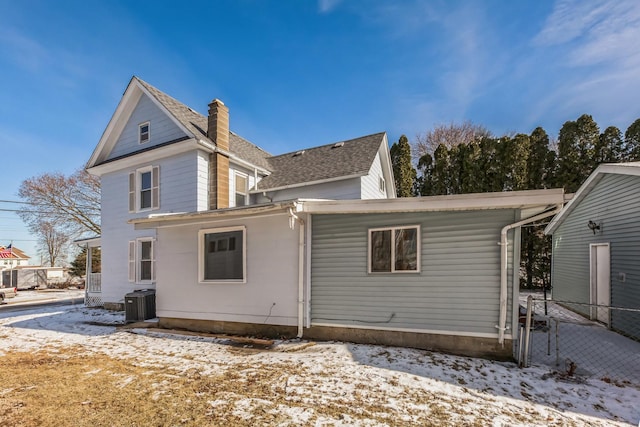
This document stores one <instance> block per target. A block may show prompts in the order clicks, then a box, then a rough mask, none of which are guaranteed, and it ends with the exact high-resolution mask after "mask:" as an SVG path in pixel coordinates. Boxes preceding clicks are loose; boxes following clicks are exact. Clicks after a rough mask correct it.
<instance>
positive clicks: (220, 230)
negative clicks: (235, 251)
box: [198, 225, 247, 284]
mask: <svg viewBox="0 0 640 427" xmlns="http://www.w3.org/2000/svg"><path fill="white" fill-rule="evenodd" d="M228 231H242V279H226V280H205V278H204V255H205V254H204V236H205V234H213V233H226V232H228ZM198 282H199V283H200V284H216V283H221V284H228V283H247V227H246V226H244V225H240V226H235V227H220V228H207V229H204V230H200V231H198Z"/></svg>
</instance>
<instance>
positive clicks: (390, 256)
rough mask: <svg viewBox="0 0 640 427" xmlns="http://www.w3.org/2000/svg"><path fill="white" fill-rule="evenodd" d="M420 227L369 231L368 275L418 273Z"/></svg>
mask: <svg viewBox="0 0 640 427" xmlns="http://www.w3.org/2000/svg"><path fill="white" fill-rule="evenodd" d="M419 272H420V226H418V225H413V226H401V227H388V228H372V229H369V273H419Z"/></svg>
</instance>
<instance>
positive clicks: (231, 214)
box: [127, 200, 302, 230]
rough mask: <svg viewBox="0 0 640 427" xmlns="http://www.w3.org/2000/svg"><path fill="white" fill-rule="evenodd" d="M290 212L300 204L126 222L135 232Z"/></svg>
mask: <svg viewBox="0 0 640 427" xmlns="http://www.w3.org/2000/svg"><path fill="white" fill-rule="evenodd" d="M289 210H292V211H293V212H296V213H297V212H301V210H302V207H301V204H300V203H299V202H297V201H293V200H292V201H286V202H276V203H266V204H262V205H253V206H246V207H241V208H227V209H217V210H211V211H203V212H188V213H184V212H181V213H175V214H171V213H166V214H160V215H158V214H156V215H153V214H152V215H149V216H148V217H144V218H134V219H130V220H129V221H127V223H129V224H133V225H134V227H135V229H136V230H144V229H152V228H163V227H176V226H182V225H192V224H198V223H205V222H211V221H217V220H225V219H229V218H242V217H258V216H263V215H270V214H286V213H287V212H289Z"/></svg>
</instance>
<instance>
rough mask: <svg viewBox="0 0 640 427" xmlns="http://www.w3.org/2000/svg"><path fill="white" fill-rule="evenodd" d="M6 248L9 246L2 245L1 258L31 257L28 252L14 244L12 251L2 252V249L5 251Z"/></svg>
mask: <svg viewBox="0 0 640 427" xmlns="http://www.w3.org/2000/svg"><path fill="white" fill-rule="evenodd" d="M6 248H7V247H6V246H0V258H2V259H29V258H31V257H30V256H28V255H27V254H25V253H24V252H22V250H20V249H18V248H16V247H15V246H13V245H11V252H10V253H2V251H4V250H5V249H6Z"/></svg>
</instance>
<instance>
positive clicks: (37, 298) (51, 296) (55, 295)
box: [2, 289, 84, 307]
mask: <svg viewBox="0 0 640 427" xmlns="http://www.w3.org/2000/svg"><path fill="white" fill-rule="evenodd" d="M82 297H84V289H41V290H29V291H18V293H17V294H16V296H15V297H14V298H7V299H5V300H4V304H2V306H3V307H6V306H16V305H30V304H38V303H42V302H48V301H59V300H67V299H72V298H82Z"/></svg>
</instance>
